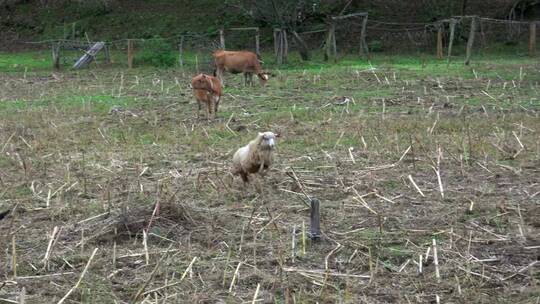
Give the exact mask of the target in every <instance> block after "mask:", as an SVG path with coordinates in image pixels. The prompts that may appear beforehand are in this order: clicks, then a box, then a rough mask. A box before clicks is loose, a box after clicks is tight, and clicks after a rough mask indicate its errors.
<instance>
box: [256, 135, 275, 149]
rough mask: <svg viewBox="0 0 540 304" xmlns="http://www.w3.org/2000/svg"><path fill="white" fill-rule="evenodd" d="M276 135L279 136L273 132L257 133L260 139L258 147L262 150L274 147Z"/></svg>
mask: <svg viewBox="0 0 540 304" xmlns="http://www.w3.org/2000/svg"><path fill="white" fill-rule="evenodd" d="M277 137H279V134H274V133H273V132H264V133H259V138H260V139H261V141H260V143H259V147H260V148H261V149H263V150H274V149H275V148H276V138H277Z"/></svg>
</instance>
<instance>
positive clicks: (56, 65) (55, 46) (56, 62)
mask: <svg viewBox="0 0 540 304" xmlns="http://www.w3.org/2000/svg"><path fill="white" fill-rule="evenodd" d="M52 64H53V69H55V70H59V69H60V42H53V43H52Z"/></svg>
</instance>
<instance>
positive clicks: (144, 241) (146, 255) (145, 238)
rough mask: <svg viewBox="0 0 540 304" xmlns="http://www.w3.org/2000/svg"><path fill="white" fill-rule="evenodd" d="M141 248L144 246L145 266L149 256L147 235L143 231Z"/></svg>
mask: <svg viewBox="0 0 540 304" xmlns="http://www.w3.org/2000/svg"><path fill="white" fill-rule="evenodd" d="M143 246H144V261H145V263H146V265H148V263H149V262H150V254H149V253H148V234H147V233H146V230H143Z"/></svg>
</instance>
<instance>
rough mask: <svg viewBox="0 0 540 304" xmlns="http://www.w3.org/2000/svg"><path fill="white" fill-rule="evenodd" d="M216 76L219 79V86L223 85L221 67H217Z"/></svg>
mask: <svg viewBox="0 0 540 304" xmlns="http://www.w3.org/2000/svg"><path fill="white" fill-rule="evenodd" d="M216 77H217V78H218V79H219V82H220V83H221V86H222V87H224V84H223V70H222V69H220V68H217V70H216Z"/></svg>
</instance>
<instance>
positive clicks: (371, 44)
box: [368, 40, 383, 52]
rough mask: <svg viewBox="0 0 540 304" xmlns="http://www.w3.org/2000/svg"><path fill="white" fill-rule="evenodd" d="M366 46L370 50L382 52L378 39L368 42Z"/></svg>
mask: <svg viewBox="0 0 540 304" xmlns="http://www.w3.org/2000/svg"><path fill="white" fill-rule="evenodd" d="M368 48H369V51H370V52H382V51H383V44H382V42H381V41H380V40H372V41H370V42H369V43H368Z"/></svg>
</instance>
